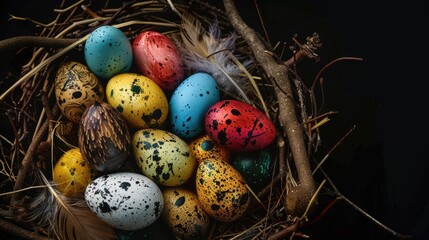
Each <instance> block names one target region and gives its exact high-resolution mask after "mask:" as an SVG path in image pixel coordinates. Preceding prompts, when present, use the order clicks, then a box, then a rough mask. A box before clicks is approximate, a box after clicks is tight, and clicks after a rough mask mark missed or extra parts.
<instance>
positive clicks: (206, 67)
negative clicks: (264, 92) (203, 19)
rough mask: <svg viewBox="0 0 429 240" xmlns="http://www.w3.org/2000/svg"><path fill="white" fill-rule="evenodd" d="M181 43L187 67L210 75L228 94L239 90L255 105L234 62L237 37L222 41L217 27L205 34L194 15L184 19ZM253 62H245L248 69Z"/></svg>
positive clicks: (229, 37)
mask: <svg viewBox="0 0 429 240" xmlns="http://www.w3.org/2000/svg"><path fill="white" fill-rule="evenodd" d="M180 33H181V34H180V35H181V42H179V43H178V47H179V50H180V52H181V55H182V59H183V61H184V64H185V66H187V67H188V68H189V69H191V70H194V71H202V72H207V73H209V74H211V75H212V76H213V78H215V79H216V81H217V83H218V85H219V87H220V88H221V89H222V90H223V91H225V92H231V91H234V90H235V91H236V92H237V93H238V94H239V95H240V97H241V98H242V99H243V100H244V101H246V102H247V103H251V101H250V99H249V97H248V96H247V93H248V92H249V91H250V90H249V87H248V85H249V84H248V83H247V81H246V79H245V78H243V77H242V71H241V69H240V68H239V67H238V66H237V65H236V64H234V62H233V61H232V60H231V51H232V50H233V49H234V47H235V40H236V35H235V34H234V33H231V34H230V35H228V36H226V37H224V38H222V39H221V37H220V30H219V27H218V25H217V24H213V25H211V26H210V28H209V31H208V32H207V31H205V30H204V28H203V27H202V26H201V23H200V22H199V21H198V20H197V19H195V18H194V17H192V16H191V15H183V16H182V27H181V32H180ZM250 63H251V61H250V60H248V61H245V62H244V63H243V65H244V66H248V65H250Z"/></svg>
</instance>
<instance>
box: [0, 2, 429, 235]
mask: <svg viewBox="0 0 429 240" xmlns="http://www.w3.org/2000/svg"><path fill="white" fill-rule="evenodd" d="M52 2H54V1H29V0H27V1H24V0H23V1H9V2H7V1H2V2H1V3H0V5H2V7H1V15H0V17H1V22H0V34H1V35H0V39H4V38H6V37H11V36H17V35H25V34H32V33H33V32H32V31H33V30H32V29H31V28H30V27H29V25H26V24H22V23H21V24H17V23H16V22H7V19H8V14H7V13H13V14H15V15H19V16H28V17H32V18H34V19H39V20H40V21H42V22H48V21H49V20H50V19H52V15H51V13H50V9H51V7H50V6H49V5H50V4H52ZM213 2H214V4H216V5H218V6H220V7H222V5H221V1H213ZM257 2H258V5H259V8H260V11H261V14H262V16H263V19H264V23H265V26H266V28H267V32H268V35H269V38H270V42H271V43H272V44H275V43H277V42H280V43H283V42H287V43H290V42H291V38H292V37H293V35H294V34H298V40H300V41H301V42H304V40H305V37H306V36H308V35H311V34H312V33H313V32H317V33H319V35H320V36H321V40H322V42H323V47H322V48H321V49H320V50H319V51H318V54H319V55H320V57H321V61H320V62H318V63H312V62H305V63H302V64H301V65H299V66H298V70H299V72H300V75H301V76H302V78H303V79H304V81H305V82H306V83H308V84H309V83H310V82H311V81H312V80H313V78H314V77H315V75H316V74H317V72H318V70H320V69H321V68H322V67H323V66H324V65H325V64H327V63H328V62H330V61H332V60H333V59H335V58H337V57H345V56H353V57H361V58H363V59H364V60H363V61H362V62H351V61H349V62H339V63H337V64H335V65H333V66H332V67H331V68H329V69H327V70H326V71H325V72H324V74H323V77H324V79H325V84H324V90H325V97H326V99H325V101H326V103H325V106H324V109H323V110H324V111H329V110H336V111H339V114H337V115H334V116H331V121H330V122H328V123H327V124H326V125H325V126H324V127H323V128H322V137H323V144H324V145H323V148H322V149H321V150H320V155H321V156H323V155H324V153H326V151H327V150H328V149H329V148H330V147H332V146H333V145H334V144H335V143H336V141H337V140H338V139H340V138H341V137H342V136H343V135H344V134H345V133H346V132H347V131H348V130H349V129H350V128H351V127H352V126H353V125H356V130H355V131H354V132H353V133H352V134H351V135H350V136H349V137H348V138H347V139H346V140H345V141H344V142H343V143H342V145H341V146H340V147H339V148H338V149H337V150H336V151H335V152H333V154H332V155H331V158H330V159H329V160H328V162H327V163H326V164H325V165H324V167H325V170H326V171H327V172H328V174H329V175H330V176H331V178H332V179H333V181H334V182H335V183H336V184H337V186H338V188H339V189H340V190H341V191H342V192H343V193H344V195H346V196H347V197H349V198H350V199H351V200H352V201H354V202H355V203H356V204H358V205H359V206H361V207H362V208H363V209H365V210H367V212H368V213H370V214H372V215H373V216H375V217H376V218H378V219H379V220H381V221H382V222H383V223H385V224H386V225H388V226H389V227H391V228H393V229H395V230H396V231H398V232H400V233H403V234H410V235H413V236H414V239H429V233H428V230H427V229H428V228H429V204H428V200H427V198H425V197H424V195H426V194H425V192H426V191H427V190H428V187H427V184H428V183H429V181H428V180H429V172H428V168H429V159H428V158H427V156H426V155H425V154H426V147H429V146H428V140H427V137H428V123H427V118H426V117H425V115H426V114H427V113H426V112H427V109H428V106H427V105H426V103H427V101H426V96H427V88H426V86H427V83H426V81H427V80H429V78H428V73H427V64H428V61H427V56H428V55H427V54H428V51H427V48H428V44H427V38H425V36H426V35H427V34H428V28H429V27H428V26H429V21H428V15H429V8H428V6H427V4H425V3H424V2H423V1H407V2H402V3H401V4H400V3H392V2H388V3H384V4H383V3H376V1H311V0H302V1H294V2H291V1H262V0H259V1H257ZM236 4H237V6H238V10H239V11H240V13H241V14H242V17H243V19H244V20H245V21H246V22H247V23H248V25H249V26H251V27H252V28H254V29H255V30H256V31H258V32H259V33H260V34H261V35H264V32H263V30H262V28H261V25H260V22H259V20H258V18H257V13H256V9H255V5H254V2H253V1H244V0H241V1H236ZM0 59H1V61H0V67H1V71H3V70H7V69H10V68H14V67H17V66H20V65H22V63H23V61H24V62H25V60H23V59H16V58H13V57H12V56H11V55H6V54H3V55H2V56H0ZM2 91H3V90H2ZM2 131H5V129H4V128H2ZM303 231H304V232H305V233H307V234H309V235H310V236H312V239H324V238H329V239H394V238H392V237H391V235H389V234H386V233H385V232H384V231H382V230H381V229H380V228H378V227H377V226H375V225H374V224H373V223H372V222H370V221H369V220H367V219H366V218H364V217H362V215H360V214H358V213H356V211H354V210H353V209H352V208H351V207H349V206H348V205H346V204H344V203H340V204H338V205H336V206H335V207H334V208H333V209H332V210H331V211H330V212H329V213H328V214H327V215H326V217H325V218H323V219H322V220H321V221H320V222H319V223H318V224H316V225H314V226H312V227H309V228H306V229H303Z"/></svg>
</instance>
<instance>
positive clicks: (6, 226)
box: [0, 218, 51, 240]
mask: <svg viewBox="0 0 429 240" xmlns="http://www.w3.org/2000/svg"><path fill="white" fill-rule="evenodd" d="M0 231H2V232H5V233H8V234H10V235H12V236H14V237H19V238H21V239H29V240H51V238H46V237H42V236H40V235H39V234H37V233H35V232H30V231H28V230H26V229H24V228H22V227H20V226H18V225H15V224H13V223H10V222H8V221H6V220H4V219H2V218H0Z"/></svg>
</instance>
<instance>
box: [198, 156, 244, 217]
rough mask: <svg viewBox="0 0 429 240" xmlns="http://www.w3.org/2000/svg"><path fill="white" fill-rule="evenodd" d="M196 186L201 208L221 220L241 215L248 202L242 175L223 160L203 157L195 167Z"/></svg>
mask: <svg viewBox="0 0 429 240" xmlns="http://www.w3.org/2000/svg"><path fill="white" fill-rule="evenodd" d="M196 189H197V195H198V199H199V200H200V203H201V206H202V207H203V209H204V210H205V211H206V212H207V213H208V214H209V215H210V216H211V217H213V218H214V219H216V220H219V221H222V222H230V221H234V220H236V219H238V218H240V217H241V216H242V215H243V214H244V212H245V211H246V209H247V207H248V206H249V202H250V196H249V192H248V190H247V188H246V186H245V181H244V179H243V177H242V176H241V175H240V173H239V172H238V171H237V170H235V169H234V168H233V167H232V166H231V165H229V164H228V163H227V162H225V161H221V160H216V159H206V160H204V161H203V162H202V163H201V164H200V165H199V166H198V169H197V173H196Z"/></svg>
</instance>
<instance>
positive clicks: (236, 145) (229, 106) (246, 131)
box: [205, 100, 276, 152]
mask: <svg viewBox="0 0 429 240" xmlns="http://www.w3.org/2000/svg"><path fill="white" fill-rule="evenodd" d="M205 128H206V131H207V133H208V135H209V136H210V138H211V139H212V140H213V141H214V142H216V143H217V144H220V145H222V146H226V147H227V148H228V149H230V150H231V151H236V152H246V151H254V150H258V149H262V148H265V147H267V146H268V145H270V144H271V143H272V142H273V141H274V139H275V137H276V128H275V126H274V124H273V122H272V121H271V120H270V119H269V118H268V117H267V116H266V115H265V114H264V113H263V112H261V111H259V110H258V109H256V108H254V107H253V106H251V105H249V104H247V103H244V102H241V101H237V100H222V101H219V102H217V103H216V104H214V105H213V106H212V107H210V109H209V110H208V111H207V114H206V117H205Z"/></svg>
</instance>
